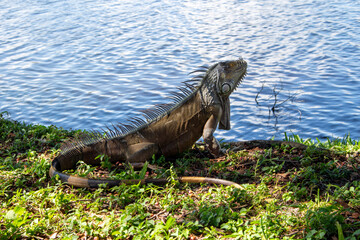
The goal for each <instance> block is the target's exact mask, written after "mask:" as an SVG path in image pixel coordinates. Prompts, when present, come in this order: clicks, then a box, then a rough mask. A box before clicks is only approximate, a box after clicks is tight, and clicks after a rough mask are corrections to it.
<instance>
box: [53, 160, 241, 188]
mask: <svg viewBox="0 0 360 240" xmlns="http://www.w3.org/2000/svg"><path fill="white" fill-rule="evenodd" d="M49 174H50V177H54V176H56V175H57V176H59V178H60V180H61V181H62V182H64V183H66V184H68V185H71V186H74V187H86V188H98V187H99V186H100V185H101V184H105V185H106V186H107V187H114V186H118V185H121V184H129V185H131V184H138V183H141V184H149V183H152V184H155V185H165V184H166V183H168V182H169V180H167V179H124V180H113V179H91V178H84V177H77V176H71V175H69V174H66V173H63V172H62V171H61V166H60V162H59V160H58V158H55V159H54V160H53V161H52V164H51V167H50V171H49ZM177 180H178V181H179V182H181V183H211V184H218V185H224V186H234V187H236V188H242V187H241V186H240V185H239V184H237V183H235V182H231V181H227V180H223V179H217V178H207V177H180V178H178V179H177Z"/></svg>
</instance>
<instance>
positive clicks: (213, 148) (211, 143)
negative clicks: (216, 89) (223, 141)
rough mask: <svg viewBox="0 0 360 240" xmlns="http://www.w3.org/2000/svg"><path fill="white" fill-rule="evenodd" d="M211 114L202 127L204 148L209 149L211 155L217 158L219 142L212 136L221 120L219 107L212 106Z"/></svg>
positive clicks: (219, 150)
mask: <svg viewBox="0 0 360 240" xmlns="http://www.w3.org/2000/svg"><path fill="white" fill-rule="evenodd" d="M212 112H213V114H212V115H211V116H210V118H209V119H208V120H207V122H206V124H205V126H204V130H203V139H204V142H205V145H206V147H207V148H208V149H209V151H210V152H211V154H213V155H214V156H215V157H217V156H219V155H220V152H221V149H220V144H219V142H218V141H217V140H216V138H215V137H214V135H213V134H214V132H215V130H216V128H217V126H218V123H219V121H220V118H221V114H222V109H221V106H219V105H217V106H214V109H213V111H212Z"/></svg>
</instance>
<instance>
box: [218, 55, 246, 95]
mask: <svg viewBox="0 0 360 240" xmlns="http://www.w3.org/2000/svg"><path fill="white" fill-rule="evenodd" d="M246 68H247V63H246V61H244V60H243V59H239V60H235V61H225V62H220V63H217V64H215V65H214V66H213V69H212V70H211V72H212V74H215V76H216V77H215V79H214V80H215V86H216V92H217V94H218V95H219V96H221V97H222V98H224V97H228V96H229V95H230V94H231V93H232V92H233V91H234V90H235V89H236V87H237V86H238V85H239V84H240V83H241V81H242V80H243V78H244V77H245V75H246Z"/></svg>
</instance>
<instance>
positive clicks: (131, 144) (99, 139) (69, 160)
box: [50, 59, 247, 187]
mask: <svg viewBox="0 0 360 240" xmlns="http://www.w3.org/2000/svg"><path fill="white" fill-rule="evenodd" d="M246 69H247V63H246V61H244V60H243V59H238V60H233V61H223V62H219V63H217V64H214V65H212V66H210V67H202V68H200V69H199V70H197V71H194V72H193V73H198V74H199V73H200V75H197V76H195V77H194V78H192V79H190V80H188V81H185V82H184V86H183V87H181V88H179V89H180V91H181V93H173V98H174V100H173V102H172V103H170V104H163V105H158V106H155V107H154V108H151V109H147V110H144V111H142V113H143V116H144V117H143V118H135V119H131V120H129V122H130V124H119V125H117V126H113V127H111V128H110V127H108V130H107V131H104V132H100V131H92V132H90V133H89V134H87V135H86V136H83V137H82V138H81V139H78V140H74V141H72V142H68V143H65V144H64V146H62V148H61V152H60V154H59V155H58V156H57V157H55V158H54V160H53V161H52V164H51V167H50V176H51V177H53V176H55V175H58V176H59V178H60V179H61V181H63V182H65V183H67V184H69V185H73V186H76V187H98V186H99V184H104V183H105V184H107V185H108V186H115V185H119V184H122V183H128V182H130V183H138V182H139V181H141V182H142V183H149V182H153V183H163V182H164V181H165V180H163V179H145V180H110V179H105V180H102V179H88V178H82V177H77V176H70V175H68V174H65V173H63V172H62V171H63V170H68V169H73V168H75V167H76V163H77V162H78V161H80V160H82V161H84V162H85V163H87V164H93V165H94V164H97V165H98V164H99V163H100V160H99V159H96V157H97V156H98V155H100V154H105V155H107V156H108V157H109V158H110V162H112V163H115V162H118V161H120V162H127V163H130V164H133V165H136V164H139V163H140V164H141V163H145V162H146V161H147V160H149V159H151V158H152V156H153V155H154V154H155V155H158V156H160V155H164V156H165V157H168V156H174V155H176V154H179V153H181V152H183V151H185V150H187V149H188V148H190V147H191V146H192V145H193V144H194V143H195V142H196V141H197V140H198V139H199V138H200V137H201V136H202V137H203V140H204V143H205V146H206V147H207V149H208V150H209V151H210V152H211V153H212V154H213V155H214V156H218V155H219V154H220V152H221V149H220V145H219V143H218V141H217V140H216V139H215V137H214V136H213V133H214V131H215V130H216V128H217V127H219V129H226V130H228V129H230V101H229V96H230V94H231V93H232V92H233V91H234V90H235V89H236V87H237V86H238V85H239V84H240V83H241V81H242V80H243V78H244V77H245V75H246ZM179 181H180V182H192V183H193V182H208V183H218V184H223V185H235V186H239V185H237V184H236V183H234V182H230V181H226V180H221V179H214V178H202V177H181V178H180V179H179Z"/></svg>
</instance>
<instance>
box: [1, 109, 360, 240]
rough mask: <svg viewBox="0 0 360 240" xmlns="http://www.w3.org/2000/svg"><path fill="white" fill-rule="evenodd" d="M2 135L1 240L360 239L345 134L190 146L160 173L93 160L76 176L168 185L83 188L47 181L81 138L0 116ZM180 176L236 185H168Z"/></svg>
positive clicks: (352, 162)
mask: <svg viewBox="0 0 360 240" xmlns="http://www.w3.org/2000/svg"><path fill="white" fill-rule="evenodd" d="M0 129H1V131H0V186H1V188H0V239H221V238H223V239H339V240H341V239H360V230H359V229H360V157H359V148H360V142H359V141H355V140H352V139H351V138H350V137H349V136H346V137H344V138H343V139H334V140H328V141H326V142H320V141H319V140H318V139H316V140H315V141H313V140H311V139H306V140H303V139H301V138H300V137H299V136H297V135H291V136H288V135H286V134H285V139H284V140H287V141H295V142H300V143H304V144H306V145H308V146H309V147H308V148H307V149H306V150H300V149H297V148H292V147H290V146H286V145H285V146H275V145H274V146H272V147H269V148H259V147H257V148H246V149H241V150H237V151H235V152H232V151H229V152H228V153H227V154H226V155H225V156H223V157H220V158H216V159H213V158H211V157H210V155H209V153H208V152H207V151H206V150H204V149H202V148H203V147H202V146H201V145H197V146H195V147H194V148H193V149H191V150H189V151H188V152H186V153H184V154H183V155H181V156H180V157H179V158H176V159H175V158H174V159H164V158H159V159H156V158H154V159H153V160H152V161H151V164H155V165H158V166H160V167H162V169H159V170H155V171H151V170H147V169H146V168H143V169H142V170H141V171H135V170H134V169H131V168H126V167H123V166H113V167H111V166H109V162H108V161H107V159H106V157H104V156H99V158H101V160H102V164H101V165H102V166H100V167H91V166H81V167H79V170H78V171H81V174H93V175H92V176H95V177H96V176H97V175H98V173H99V172H100V173H102V172H104V171H106V170H110V172H109V173H107V174H108V175H110V176H111V177H113V178H129V177H135V178H141V177H144V176H146V177H153V178H158V177H167V178H169V179H170V180H171V179H172V181H170V182H169V184H168V185H166V186H162V187H160V186H155V185H147V186H140V185H128V186H125V185H121V186H117V187H113V188H110V189H107V188H99V189H81V188H71V187H69V186H66V185H63V184H62V183H61V182H59V181H58V180H57V179H50V178H49V176H48V170H49V166H50V162H51V160H52V158H53V157H54V156H55V155H56V154H57V153H58V148H59V146H60V145H61V143H62V142H64V141H65V140H66V139H69V138H73V137H76V135H77V134H80V133H81V131H66V130H63V129H60V128H57V127H55V126H49V127H45V126H41V125H32V124H25V123H21V122H17V121H12V120H10V119H8V118H7V116H6V113H0ZM224 147H227V148H231V143H224ZM114 169H117V171H115V170H114ZM119 169H120V170H121V171H118V170H119ZM84 172H85V173H84ZM79 174H80V173H79ZM183 175H187V176H191V175H200V176H209V177H218V178H224V179H227V180H231V181H236V182H237V183H239V184H241V185H242V187H243V188H242V189H235V188H232V187H222V186H210V185H196V184H194V185H188V184H179V183H178V182H176V181H175V180H174V179H176V177H177V176H183Z"/></svg>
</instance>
